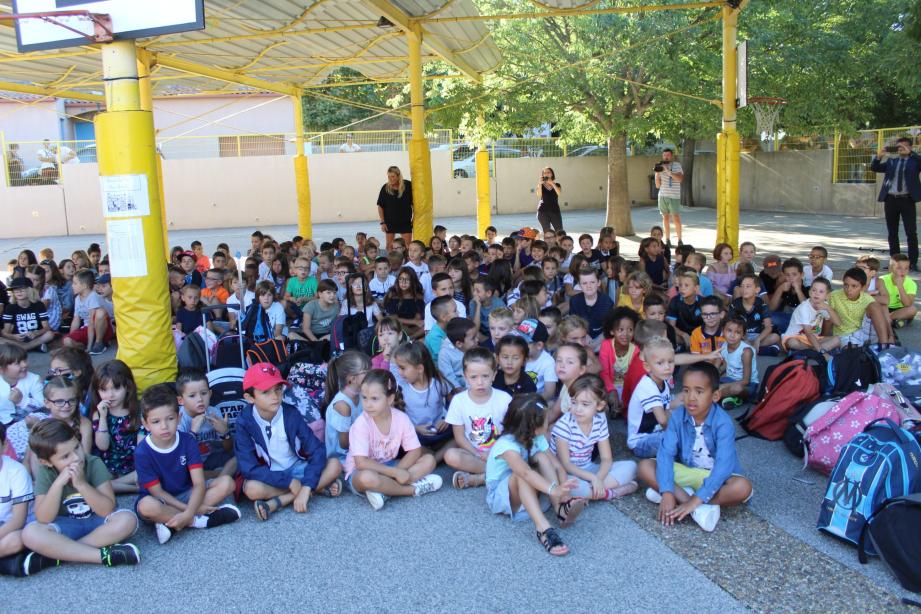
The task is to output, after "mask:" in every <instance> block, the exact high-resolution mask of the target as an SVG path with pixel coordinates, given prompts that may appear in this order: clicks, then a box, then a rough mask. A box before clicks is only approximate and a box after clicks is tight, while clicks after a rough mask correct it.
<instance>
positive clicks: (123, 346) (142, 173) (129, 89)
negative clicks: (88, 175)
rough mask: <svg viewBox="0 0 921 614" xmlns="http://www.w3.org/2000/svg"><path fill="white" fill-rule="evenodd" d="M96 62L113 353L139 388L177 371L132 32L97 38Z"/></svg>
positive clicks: (149, 137) (152, 152) (147, 120)
mask: <svg viewBox="0 0 921 614" xmlns="http://www.w3.org/2000/svg"><path fill="white" fill-rule="evenodd" d="M102 70H103V75H104V79H105V82H106V86H105V96H106V109H107V110H106V112H105V113H100V114H99V115H97V116H96V118H95V120H94V123H95V125H96V142H97V144H98V146H99V151H98V155H99V175H100V181H101V184H102V186H103V213H104V215H105V216H106V235H107V237H106V238H107V241H108V252H109V255H110V257H111V271H112V287H113V289H114V292H115V316H116V320H117V321H118V358H119V359H120V360H122V361H124V362H125V363H126V364H127V365H128V366H129V367H130V368H131V370H132V371H133V373H134V377H135V379H136V380H137V384H138V388H139V389H141V390H143V389H145V388H147V387H149V386H151V385H153V384H157V383H160V382H167V381H173V380H174V379H175V377H176V350H175V345H174V344H173V335H172V332H171V312H170V302H169V283H168V279H167V273H166V266H165V264H164V262H163V254H164V253H165V248H164V245H163V228H162V221H161V218H160V186H159V181H158V178H157V161H156V160H157V152H156V141H155V139H154V126H153V113H151V112H150V111H144V110H142V107H141V91H140V87H139V86H138V64H137V52H136V48H135V44H134V41H133V40H126V41H117V42H114V43H109V44H106V45H103V46H102ZM129 207H130V208H129Z"/></svg>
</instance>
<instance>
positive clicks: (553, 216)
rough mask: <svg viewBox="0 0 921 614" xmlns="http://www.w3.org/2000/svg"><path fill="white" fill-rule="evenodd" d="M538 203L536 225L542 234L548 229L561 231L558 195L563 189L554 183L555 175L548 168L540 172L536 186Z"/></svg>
mask: <svg viewBox="0 0 921 614" xmlns="http://www.w3.org/2000/svg"><path fill="white" fill-rule="evenodd" d="M537 192H538V193H539V194H540V202H539V203H537V223H538V224H540V229H541V231H542V232H547V230H548V229H551V228H552V229H553V230H562V228H563V214H562V213H560V194H561V193H562V192H563V188H562V187H560V184H558V183H557V182H556V174H555V173H554V172H553V169H552V168H550V167H549V166H548V167H547V168H545V169H544V170H542V171H541V172H540V183H538V184H537Z"/></svg>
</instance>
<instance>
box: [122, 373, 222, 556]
mask: <svg viewBox="0 0 921 614" xmlns="http://www.w3.org/2000/svg"><path fill="white" fill-rule="evenodd" d="M141 415H142V416H143V420H144V428H146V429H147V432H148V433H149V435H147V437H145V438H144V441H142V442H141V443H139V444H138V447H137V450H136V451H135V460H134V462H135V466H136V467H137V472H138V484H139V485H140V487H141V492H140V494H139V495H138V499H137V503H135V508H136V509H137V511H138V515H139V516H140V517H141V518H142V519H144V520H146V521H147V522H152V523H154V526H155V527H156V531H157V541H159V542H160V543H161V544H165V543H166V542H168V541H169V540H170V538H171V537H172V536H173V535H175V534H176V533H177V532H179V531H182V530H183V529H185V528H187V527H192V528H195V529H210V528H213V527H219V526H221V525H225V524H229V523H231V522H236V521H237V520H239V519H240V510H239V509H237V508H236V506H234V505H230V504H229V503H228V504H222V502H223V501H224V500H225V499H226V498H227V497H229V496H230V495H231V494H232V493H233V490H234V481H233V478H232V477H230V476H229V475H222V476H220V477H218V478H215V479H214V480H209V481H208V482H207V483H206V482H205V471H204V464H203V463H202V460H201V454H199V451H198V442H197V441H196V440H195V437H194V436H193V435H191V434H190V433H181V432H179V404H178V403H177V401H176V393H175V392H174V390H173V387H172V386H170V385H169V384H156V385H154V386H151V387H150V388H148V389H147V390H145V391H144V395H143V396H142V397H141Z"/></svg>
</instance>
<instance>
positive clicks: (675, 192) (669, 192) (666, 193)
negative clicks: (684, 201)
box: [659, 162, 684, 198]
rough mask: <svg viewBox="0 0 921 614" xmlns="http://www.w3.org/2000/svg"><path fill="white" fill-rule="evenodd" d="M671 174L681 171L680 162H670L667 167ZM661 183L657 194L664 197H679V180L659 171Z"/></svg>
mask: <svg viewBox="0 0 921 614" xmlns="http://www.w3.org/2000/svg"><path fill="white" fill-rule="evenodd" d="M668 170H670V171H671V172H672V174H676V173H683V172H684V169H683V168H681V163H680V162H672V163H671V165H670V166H669V167H668ZM659 178H660V179H661V185H660V186H659V196H663V197H665V198H681V182H680V181H677V180H675V179H674V178H672V177H667V176H665V175H663V174H661V173H660V175H659Z"/></svg>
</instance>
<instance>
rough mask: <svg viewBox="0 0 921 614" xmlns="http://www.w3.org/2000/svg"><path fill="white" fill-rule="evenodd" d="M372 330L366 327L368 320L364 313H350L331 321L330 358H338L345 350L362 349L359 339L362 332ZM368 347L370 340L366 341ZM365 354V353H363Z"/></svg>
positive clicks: (372, 330) (372, 329)
mask: <svg viewBox="0 0 921 614" xmlns="http://www.w3.org/2000/svg"><path fill="white" fill-rule="evenodd" d="M365 330H370V331H371V332H372V335H373V332H374V328H372V327H369V326H368V319H367V317H365V312H364V311H359V312H356V313H350V314H348V315H344V316H339V317H337V318H336V319H335V320H334V321H333V327H332V329H331V331H330V334H329V345H330V352H331V353H332V356H334V357H335V356H338V355H339V354H341V353H342V352H344V351H346V350H359V349H362V346H361V342H362V339H361V338H360V336H361V333H362V331H365ZM367 341H368V343H369V345H370V341H371V340H370V339H368V340H367ZM365 353H367V351H366V352H365Z"/></svg>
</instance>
